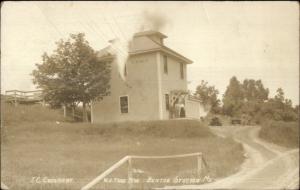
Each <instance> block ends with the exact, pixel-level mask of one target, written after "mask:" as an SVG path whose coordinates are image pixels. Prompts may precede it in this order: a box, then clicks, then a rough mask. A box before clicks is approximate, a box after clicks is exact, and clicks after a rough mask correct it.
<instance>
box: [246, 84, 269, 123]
mask: <svg viewBox="0 0 300 190" xmlns="http://www.w3.org/2000/svg"><path fill="white" fill-rule="evenodd" d="M242 89H243V93H244V102H243V106H242V113H243V114H246V115H248V116H249V117H250V118H251V119H253V117H258V116H259V112H260V109H261V105H262V104H263V103H264V102H265V101H266V100H268V95H269V89H268V88H265V87H264V85H263V84H262V82H261V80H257V81H256V80H254V79H245V80H244V81H243V84H242Z"/></svg>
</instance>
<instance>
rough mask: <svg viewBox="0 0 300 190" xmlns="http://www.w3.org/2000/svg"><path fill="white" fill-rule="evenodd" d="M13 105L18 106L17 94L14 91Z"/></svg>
mask: <svg viewBox="0 0 300 190" xmlns="http://www.w3.org/2000/svg"><path fill="white" fill-rule="evenodd" d="M14 103H15V106H17V105H18V103H17V92H16V91H15V92H14Z"/></svg>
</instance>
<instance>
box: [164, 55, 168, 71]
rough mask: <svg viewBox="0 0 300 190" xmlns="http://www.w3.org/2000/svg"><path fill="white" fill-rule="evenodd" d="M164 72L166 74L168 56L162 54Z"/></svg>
mask: <svg viewBox="0 0 300 190" xmlns="http://www.w3.org/2000/svg"><path fill="white" fill-rule="evenodd" d="M164 73H165V74H168V58H167V56H166V55H164Z"/></svg>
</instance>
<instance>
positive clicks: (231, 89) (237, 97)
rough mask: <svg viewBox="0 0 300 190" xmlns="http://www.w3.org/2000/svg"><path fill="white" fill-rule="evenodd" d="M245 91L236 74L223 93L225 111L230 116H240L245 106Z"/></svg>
mask: <svg viewBox="0 0 300 190" xmlns="http://www.w3.org/2000/svg"><path fill="white" fill-rule="evenodd" d="M243 101H244V93H243V88H242V85H241V83H240V82H239V81H238V79H237V78H236V77H235V76H234V77H232V78H231V79H230V82H229V85H228V86H227V89H226V91H225V94H224V95H223V112H224V114H225V115H229V116H239V115H240V114H241V112H240V111H241V108H242V106H243Z"/></svg>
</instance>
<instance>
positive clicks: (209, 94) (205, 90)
mask: <svg viewBox="0 0 300 190" xmlns="http://www.w3.org/2000/svg"><path fill="white" fill-rule="evenodd" d="M218 94H219V91H218V90H217V89H216V88H215V87H214V86H208V82H206V81H204V80H202V81H201V83H200V85H198V86H197V88H196V92H195V93H194V96H196V97H197V98H198V99H199V100H200V101H201V103H202V104H203V105H205V106H210V107H211V109H210V110H211V112H212V113H217V112H218V111H219V108H220V107H219V106H220V100H219V99H218Z"/></svg>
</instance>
